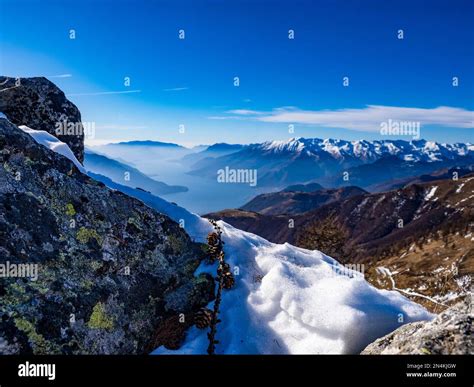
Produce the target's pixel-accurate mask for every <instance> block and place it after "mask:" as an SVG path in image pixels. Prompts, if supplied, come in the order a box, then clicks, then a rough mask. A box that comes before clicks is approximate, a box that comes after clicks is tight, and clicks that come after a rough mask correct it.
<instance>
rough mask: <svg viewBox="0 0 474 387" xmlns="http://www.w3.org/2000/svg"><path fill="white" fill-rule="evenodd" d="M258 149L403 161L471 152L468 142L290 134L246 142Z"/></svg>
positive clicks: (473, 149)
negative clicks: (335, 137)
mask: <svg viewBox="0 0 474 387" xmlns="http://www.w3.org/2000/svg"><path fill="white" fill-rule="evenodd" d="M249 149H252V150H253V151H261V152H262V153H274V154H281V153H293V154H301V153H303V152H306V154H307V155H315V156H316V155H318V154H321V153H327V154H329V155H331V156H332V157H333V158H335V159H351V158H355V159H361V160H366V161H374V160H377V159H378V158H380V157H383V156H398V157H400V158H402V159H405V160H407V161H427V162H429V161H437V160H442V159H452V158H454V157H459V156H466V155H468V154H472V153H473V151H474V146H473V145H472V144H469V143H467V144H460V143H459V144H441V143H437V142H433V141H425V140H413V141H403V140H382V141H377V140H376V141H364V140H361V141H345V140H337V139H325V140H322V139H318V138H302V137H299V138H291V139H289V140H287V141H267V142H264V143H261V144H252V145H249Z"/></svg>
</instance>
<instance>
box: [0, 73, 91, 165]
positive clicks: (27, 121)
mask: <svg viewBox="0 0 474 387" xmlns="http://www.w3.org/2000/svg"><path fill="white" fill-rule="evenodd" d="M0 84H1V86H0V89H1V93H0V112H2V113H4V114H5V115H6V116H7V117H8V119H9V120H10V121H11V122H12V123H14V124H15V125H26V126H29V127H30V128H32V129H35V130H44V131H46V132H48V133H51V134H52V135H54V136H56V137H57V138H59V139H60V140H61V141H62V142H64V143H66V144H68V145H69V148H71V150H72V151H73V152H74V155H75V156H76V158H77V159H78V160H79V161H80V162H81V163H82V162H83V161H84V127H83V125H82V121H81V113H80V112H79V109H78V108H77V107H76V105H74V104H73V103H72V102H71V101H69V100H68V99H67V98H66V96H65V95H64V93H63V92H62V91H61V90H60V89H59V88H58V87H57V86H56V85H55V84H54V83H52V82H51V81H49V80H48V79H46V78H43V77H35V78H8V77H0Z"/></svg>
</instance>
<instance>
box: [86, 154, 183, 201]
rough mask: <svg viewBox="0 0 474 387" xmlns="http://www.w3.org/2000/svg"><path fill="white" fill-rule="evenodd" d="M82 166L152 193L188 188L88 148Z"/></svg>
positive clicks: (180, 190) (160, 193)
mask: <svg viewBox="0 0 474 387" xmlns="http://www.w3.org/2000/svg"><path fill="white" fill-rule="evenodd" d="M84 167H85V168H86V170H87V171H89V172H93V173H95V174H99V175H103V176H107V177H109V178H110V179H112V180H113V181H115V182H116V183H119V184H122V185H125V186H127V187H132V188H139V189H142V190H145V191H149V192H151V193H152V194H154V195H166V194H171V193H177V192H186V191H187V190H188V188H187V187H183V186H178V185H168V184H165V183H163V182H161V181H157V180H154V179H152V178H150V177H148V176H147V175H145V174H144V173H142V172H140V171H139V170H138V169H136V168H133V167H131V166H130V165H127V164H125V163H123V162H120V161H117V160H114V159H111V158H109V157H106V156H103V155H100V154H97V153H94V152H91V151H90V150H86V151H85V156H84Z"/></svg>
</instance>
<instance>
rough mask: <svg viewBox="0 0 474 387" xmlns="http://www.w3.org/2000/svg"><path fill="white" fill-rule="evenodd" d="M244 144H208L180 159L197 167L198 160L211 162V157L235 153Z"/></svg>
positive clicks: (205, 163)
mask: <svg viewBox="0 0 474 387" xmlns="http://www.w3.org/2000/svg"><path fill="white" fill-rule="evenodd" d="M244 147H245V145H240V144H226V143H217V144H214V145H210V146H208V147H206V148H204V149H203V150H201V151H200V152H195V153H191V154H188V155H186V156H184V157H183V158H182V159H181V160H180V161H181V162H182V163H183V164H185V165H191V166H192V167H193V168H199V165H200V164H199V162H201V160H205V162H204V165H207V163H209V162H212V160H213V159H215V158H217V157H221V156H225V155H228V154H230V153H235V152H238V151H240V150H241V149H242V148H244Z"/></svg>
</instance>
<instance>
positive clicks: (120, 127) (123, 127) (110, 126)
mask: <svg viewBox="0 0 474 387" xmlns="http://www.w3.org/2000/svg"><path fill="white" fill-rule="evenodd" d="M95 128H96V129H104V130H109V129H111V130H143V129H148V126H145V125H115V124H104V125H96V127H95Z"/></svg>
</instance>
